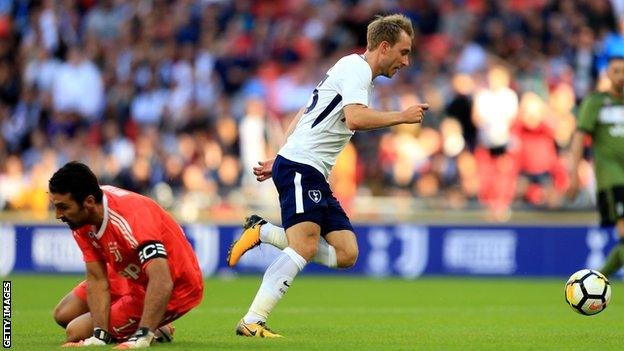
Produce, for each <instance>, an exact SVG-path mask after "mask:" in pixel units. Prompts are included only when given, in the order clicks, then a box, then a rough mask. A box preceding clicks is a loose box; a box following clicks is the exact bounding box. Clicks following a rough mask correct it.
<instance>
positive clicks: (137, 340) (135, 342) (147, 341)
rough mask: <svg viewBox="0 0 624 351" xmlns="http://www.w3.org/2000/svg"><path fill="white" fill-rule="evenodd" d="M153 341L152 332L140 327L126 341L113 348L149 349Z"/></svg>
mask: <svg viewBox="0 0 624 351" xmlns="http://www.w3.org/2000/svg"><path fill="white" fill-rule="evenodd" d="M153 340H154V332H153V331H151V330H149V328H147V327H141V328H139V329H137V331H136V332H135V333H134V335H132V336H131V337H130V339H128V341H126V342H124V343H121V344H119V345H117V347H115V348H116V349H140V348H144V347H149V346H150V345H151V344H152V341H153Z"/></svg>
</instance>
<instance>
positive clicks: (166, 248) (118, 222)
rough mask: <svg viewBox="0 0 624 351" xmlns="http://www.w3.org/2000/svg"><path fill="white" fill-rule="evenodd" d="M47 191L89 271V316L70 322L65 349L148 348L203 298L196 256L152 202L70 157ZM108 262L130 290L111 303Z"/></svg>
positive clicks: (176, 229)
mask: <svg viewBox="0 0 624 351" xmlns="http://www.w3.org/2000/svg"><path fill="white" fill-rule="evenodd" d="M49 190H50V196H51V200H52V202H53V204H54V207H55V210H56V217H57V218H58V219H60V220H61V221H63V222H65V223H67V224H68V225H69V227H70V228H71V229H72V231H73V236H74V239H75V240H76V242H77V243H78V246H79V247H80V250H81V251H82V253H83V257H84V261H85V265H86V270H87V279H86V281H87V304H88V307H89V313H88V314H84V315H82V316H80V317H78V318H76V319H74V320H73V321H72V322H71V323H70V325H69V326H68V331H67V334H68V343H67V344H66V346H91V345H105V344H108V343H112V342H114V341H124V342H123V343H121V344H120V345H118V346H117V348H119V349H127V348H142V347H149V346H150V345H151V343H152V341H153V340H154V337H155V335H154V331H155V330H156V329H157V328H158V327H161V326H164V325H167V324H168V323H170V322H171V321H173V320H175V319H177V318H180V317H181V316H182V315H184V314H185V313H187V312H188V311H189V310H191V309H192V308H193V307H195V306H197V305H198V304H199V303H200V302H201V299H202V294H203V281H202V275H201V271H200V269H199V265H198V263H197V258H196V257H195V253H194V252H193V249H192V247H191V245H190V244H189V242H188V241H187V240H186V237H185V235H184V232H183V231H182V229H181V228H180V226H179V225H178V223H176V221H175V220H174V219H173V218H172V217H171V216H170V215H169V214H168V213H167V212H166V211H165V210H164V209H162V208H161V207H160V206H159V205H158V204H157V203H156V202H154V201H153V200H151V199H149V198H147V197H144V196H141V195H139V194H136V193H133V192H130V191H126V190H123V189H119V188H115V187H111V186H102V187H100V185H99V184H98V180H97V178H96V176H95V175H94V174H93V172H91V170H90V169H89V168H88V167H87V166H86V165H84V164H82V163H79V162H75V161H73V162H69V163H67V164H66V165H64V166H63V167H62V168H61V169H59V170H58V171H57V172H56V173H54V175H53V176H52V178H50V182H49ZM107 264H108V265H109V266H110V267H111V269H113V270H114V271H115V272H116V273H117V274H119V275H120V276H122V277H124V278H125V279H126V281H127V282H128V286H129V294H128V295H125V296H122V297H121V298H118V299H117V300H115V301H114V302H111V294H110V291H111V289H110V287H109V280H108V278H107V267H106V265H107ZM70 328H71V329H70ZM70 337H71V338H70Z"/></svg>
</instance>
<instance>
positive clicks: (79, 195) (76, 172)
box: [48, 161, 102, 204]
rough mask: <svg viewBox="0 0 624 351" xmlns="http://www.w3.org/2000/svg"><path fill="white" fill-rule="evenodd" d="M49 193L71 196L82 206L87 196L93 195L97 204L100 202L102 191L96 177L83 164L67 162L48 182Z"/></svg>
mask: <svg viewBox="0 0 624 351" xmlns="http://www.w3.org/2000/svg"><path fill="white" fill-rule="evenodd" d="M48 189H49V190H50V193H56V194H68V193H69V194H71V197H72V198H73V199H74V200H75V201H76V202H78V204H82V202H83V201H84V200H85V199H86V198H87V196H89V195H93V197H94V198H95V201H96V202H97V203H101V202H102V189H100V184H99V183H98V180H97V177H96V176H95V174H93V172H92V171H91V169H89V167H88V166H87V165H85V164H84V163H80V162H78V161H70V162H67V163H66V164H65V165H64V166H63V167H61V168H60V169H59V170H58V171H56V172H55V173H54V174H53V175H52V178H50V181H49V182H48Z"/></svg>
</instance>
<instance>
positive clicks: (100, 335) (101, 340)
mask: <svg viewBox="0 0 624 351" xmlns="http://www.w3.org/2000/svg"><path fill="white" fill-rule="evenodd" d="M111 342H113V338H112V337H111V336H110V334H109V333H108V332H107V331H106V330H104V329H102V328H94V329H93V336H92V337H90V338H88V339H84V340H81V341H78V342H68V343H65V344H64V345H63V347H83V346H102V345H106V344H110V343H111Z"/></svg>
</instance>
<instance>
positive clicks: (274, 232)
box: [260, 222, 288, 250]
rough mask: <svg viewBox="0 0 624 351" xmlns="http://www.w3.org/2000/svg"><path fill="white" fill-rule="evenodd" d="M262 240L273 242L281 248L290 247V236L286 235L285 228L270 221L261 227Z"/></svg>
mask: <svg viewBox="0 0 624 351" xmlns="http://www.w3.org/2000/svg"><path fill="white" fill-rule="evenodd" d="M260 241H261V242H263V243H267V244H271V245H273V246H275V247H277V248H278V249H280V250H284V249H285V248H286V247H288V238H287V237H286V232H285V231H284V228H282V227H278V226H276V225H274V224H271V223H269V222H267V223H265V224H263V225H262V226H261V227H260Z"/></svg>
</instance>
